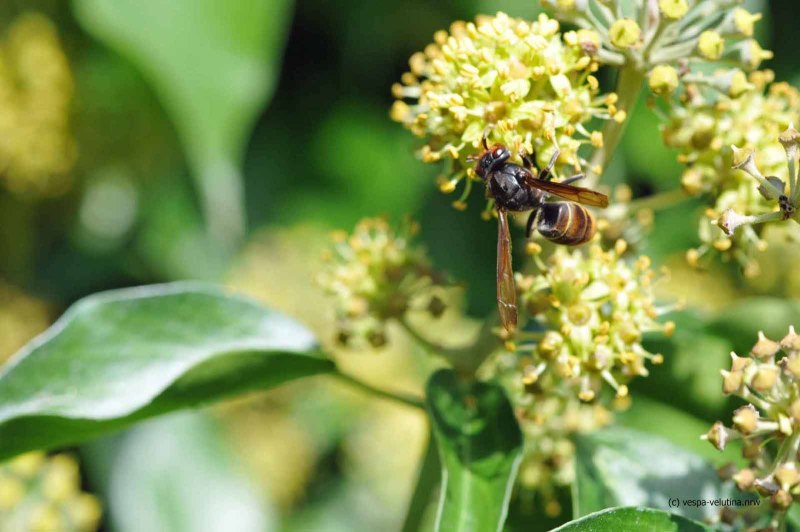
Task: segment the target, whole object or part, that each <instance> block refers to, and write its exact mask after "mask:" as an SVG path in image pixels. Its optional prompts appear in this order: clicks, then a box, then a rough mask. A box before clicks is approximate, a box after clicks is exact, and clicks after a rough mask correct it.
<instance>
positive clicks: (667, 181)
mask: <svg viewBox="0 0 800 532" xmlns="http://www.w3.org/2000/svg"><path fill="white" fill-rule="evenodd" d="M628 120H629V122H628V125H627V134H626V135H625V136H624V137H623V139H622V149H623V151H624V153H625V161H626V162H627V163H628V171H629V172H630V173H629V177H628V180H627V181H628V183H629V184H632V185H634V186H635V184H636V183H637V181H639V180H642V179H643V178H645V179H648V181H649V184H650V185H651V186H652V187H653V188H656V189H657V190H669V189H672V188H675V187H677V186H678V183H679V181H680V177H681V173H682V172H683V166H681V165H680V164H679V163H678V161H677V152H676V151H674V150H672V149H670V148H668V147H666V146H665V145H664V142H663V141H662V140H661V128H660V121H659V118H658V116H656V114H655V113H654V112H653V111H652V110H650V109H648V108H647V98H646V97H640V98H639V101H638V103H637V105H636V106H635V107H634V108H633V111H632V112H631V114H630V118H629V119H628ZM643 139H647V141H645V142H643ZM631 178H633V180H631Z"/></svg>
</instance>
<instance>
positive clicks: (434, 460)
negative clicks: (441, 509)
mask: <svg viewBox="0 0 800 532" xmlns="http://www.w3.org/2000/svg"><path fill="white" fill-rule="evenodd" d="M440 476H441V464H440V462H439V452H438V451H437V450H436V442H435V441H434V438H433V434H431V433H430V432H429V433H428V445H427V447H426V449H425V456H424V457H423V459H422V465H421V466H420V469H419V475H418V476H417V485H416V487H415V488H414V494H413V495H412V496H411V502H410V503H409V505H408V512H406V519H405V522H404V523H403V528H402V532H419V530H420V527H421V526H422V524H423V522H422V520H423V518H424V517H425V509H426V508H427V507H428V504H430V501H431V497H432V495H433V491H434V490H435V489H436V486H437V484H438V483H439V477H440Z"/></svg>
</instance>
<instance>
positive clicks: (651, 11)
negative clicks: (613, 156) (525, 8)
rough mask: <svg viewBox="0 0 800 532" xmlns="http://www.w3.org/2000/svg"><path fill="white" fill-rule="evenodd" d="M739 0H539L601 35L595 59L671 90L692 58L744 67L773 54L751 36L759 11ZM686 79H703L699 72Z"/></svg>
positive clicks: (750, 67) (686, 71)
mask: <svg viewBox="0 0 800 532" xmlns="http://www.w3.org/2000/svg"><path fill="white" fill-rule="evenodd" d="M742 3H743V0H700V1H696V2H690V1H688V0H658V1H655V0H649V1H648V0H635V1H634V2H629V5H628V6H626V7H625V8H623V6H622V3H621V2H602V1H599V0H542V4H543V5H544V6H546V7H549V8H551V9H553V10H554V11H555V13H556V14H557V16H558V17H559V18H560V19H561V20H566V21H569V22H571V23H573V24H576V25H577V26H579V27H581V28H591V29H592V30H594V31H596V32H597V33H598V34H599V35H600V48H599V49H598V52H597V57H598V59H599V60H600V61H601V62H602V63H604V64H607V65H613V66H626V67H631V68H633V69H635V70H638V71H640V72H646V73H647V75H648V83H649V86H650V89H651V90H652V91H653V92H654V93H656V94H660V95H668V94H671V93H672V92H673V91H675V90H676V89H677V88H678V86H679V83H680V79H681V78H682V77H684V76H687V75H688V74H689V72H690V68H691V65H692V63H701V62H709V61H725V62H728V63H733V64H736V65H738V66H740V67H741V68H744V69H746V70H753V69H756V68H758V67H759V65H760V64H761V62H762V61H763V60H765V59H769V58H771V57H772V53H771V52H769V51H767V50H764V49H763V48H761V46H760V45H759V44H758V41H756V40H755V39H754V38H753V33H754V28H755V24H756V22H758V21H759V20H760V19H761V14H760V13H750V12H748V11H747V10H745V9H743V8H741V7H738V6H739V5H740V4H742ZM689 77H690V78H698V79H703V78H704V75H703V74H702V72H700V71H698V72H696V73H693V74H692V75H690V76H689Z"/></svg>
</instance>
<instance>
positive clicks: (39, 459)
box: [0, 452, 102, 532]
mask: <svg viewBox="0 0 800 532" xmlns="http://www.w3.org/2000/svg"><path fill="white" fill-rule="evenodd" d="M101 514H102V510H101V507H100V502H99V501H98V500H97V498H96V497H94V496H93V495H90V494H88V493H83V492H81V489H80V477H79V473H78V464H77V462H76V461H75V459H74V458H72V457H70V456H68V455H65V454H59V455H54V456H47V455H45V454H44V453H41V452H31V453H27V454H23V455H20V456H18V457H16V458H14V459H12V460H11V461H9V462H6V463H5V464H3V465H2V466H0V529H2V530H59V531H64V532H90V531H92V530H97V528H98V527H99V525H100V517H101Z"/></svg>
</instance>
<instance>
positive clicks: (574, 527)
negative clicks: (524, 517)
mask: <svg viewBox="0 0 800 532" xmlns="http://www.w3.org/2000/svg"><path fill="white" fill-rule="evenodd" d="M607 530H615V531H619V532H639V531H645V530H646V531H647V532H704V531H709V532H710V531H711V528H709V527H707V526H706V525H704V524H701V523H698V522H697V521H692V520H691V519H687V518H685V517H682V516H680V515H675V514H670V513H668V512H664V511H661V510H653V509H652V508H609V509H607V510H602V511H599V512H596V513H593V514H590V515H587V516H586V517H582V518H580V519H576V520H575V521H570V522H569V523H567V524H565V525H563V526H560V527H558V528H556V529H555V530H554V531H553V532H556V531H558V532H605V531H607Z"/></svg>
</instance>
